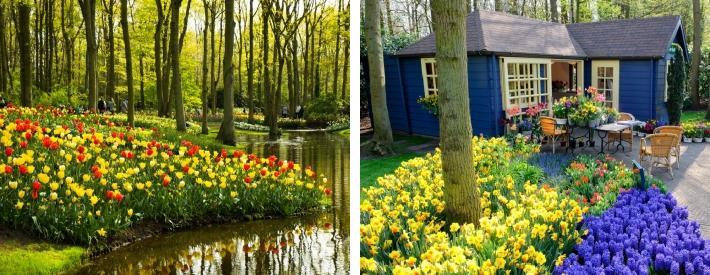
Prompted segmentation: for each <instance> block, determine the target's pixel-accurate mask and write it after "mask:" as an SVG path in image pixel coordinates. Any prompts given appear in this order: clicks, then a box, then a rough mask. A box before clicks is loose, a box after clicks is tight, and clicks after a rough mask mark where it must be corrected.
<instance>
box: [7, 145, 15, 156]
mask: <svg viewBox="0 0 710 275" xmlns="http://www.w3.org/2000/svg"><path fill="white" fill-rule="evenodd" d="M14 152H15V150H13V149H12V147H7V148H5V155H6V156H8V157H9V156H12V153H14Z"/></svg>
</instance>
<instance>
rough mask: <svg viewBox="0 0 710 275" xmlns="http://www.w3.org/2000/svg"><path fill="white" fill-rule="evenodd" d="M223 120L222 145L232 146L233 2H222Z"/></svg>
mask: <svg viewBox="0 0 710 275" xmlns="http://www.w3.org/2000/svg"><path fill="white" fill-rule="evenodd" d="M224 8H225V9H224V20H225V30H224V36H225V37H224V41H225V42H224V64H223V65H222V66H223V67H224V77H223V78H224V118H223V120H222V127H221V128H222V131H220V132H221V138H222V143H224V144H227V145H234V144H235V141H234V91H233V90H232V82H234V66H233V65H232V55H233V54H234V0H225V2H224Z"/></svg>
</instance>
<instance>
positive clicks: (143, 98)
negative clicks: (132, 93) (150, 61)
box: [138, 52, 145, 109]
mask: <svg viewBox="0 0 710 275" xmlns="http://www.w3.org/2000/svg"><path fill="white" fill-rule="evenodd" d="M138 71H139V73H140V78H141V83H140V85H141V87H140V89H141V91H140V93H141V102H140V104H138V106H139V107H140V109H145V79H144V77H145V74H144V72H143V53H142V52H141V53H140V55H139V57H138Z"/></svg>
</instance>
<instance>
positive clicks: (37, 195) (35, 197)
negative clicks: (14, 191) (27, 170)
mask: <svg viewBox="0 0 710 275" xmlns="http://www.w3.org/2000/svg"><path fill="white" fill-rule="evenodd" d="M37 197H39V192H37V190H33V191H32V199H35V200H36V199H37Z"/></svg>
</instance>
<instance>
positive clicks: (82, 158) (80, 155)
mask: <svg viewBox="0 0 710 275" xmlns="http://www.w3.org/2000/svg"><path fill="white" fill-rule="evenodd" d="M76 159H77V160H78V161H79V162H84V160H86V155H84V154H79V155H78V156H76Z"/></svg>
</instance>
